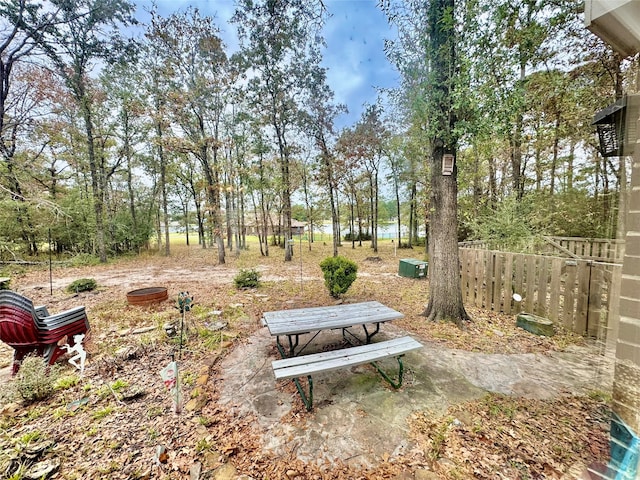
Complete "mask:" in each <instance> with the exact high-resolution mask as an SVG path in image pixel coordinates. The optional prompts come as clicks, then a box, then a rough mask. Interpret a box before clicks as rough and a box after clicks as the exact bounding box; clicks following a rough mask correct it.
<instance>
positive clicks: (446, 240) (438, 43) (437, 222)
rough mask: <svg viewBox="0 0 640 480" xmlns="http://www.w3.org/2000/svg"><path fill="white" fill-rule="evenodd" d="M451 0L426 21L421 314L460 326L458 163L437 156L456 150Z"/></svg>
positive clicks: (437, 4)
mask: <svg viewBox="0 0 640 480" xmlns="http://www.w3.org/2000/svg"><path fill="white" fill-rule="evenodd" d="M453 7H454V1H453V0H432V1H431V4H430V6H429V13H428V16H429V18H428V24H429V40H430V49H429V50H430V60H431V63H432V65H433V69H434V76H433V78H432V82H433V84H432V85H431V87H432V89H433V90H434V91H435V93H434V96H433V98H435V99H436V101H437V102H438V103H436V104H433V105H432V113H434V114H435V117H434V118H435V122H436V123H435V125H434V126H435V128H436V130H434V138H433V139H432V143H431V144H432V146H433V147H432V153H431V158H430V161H431V165H430V166H431V168H430V172H431V205H430V209H429V212H430V213H429V279H430V280H429V303H428V304H427V308H426V310H425V312H424V315H425V316H426V317H427V318H428V319H429V320H432V321H439V320H447V321H452V322H455V323H456V324H457V325H459V326H460V325H461V324H462V322H463V321H464V320H469V316H468V315H467V312H466V310H465V309H464V305H463V303H462V288H461V285H460V260H459V255H458V199H457V195H458V184H457V174H458V172H457V167H456V166H455V162H454V169H453V172H452V174H451V175H443V174H442V156H443V154H444V153H445V151H446V152H447V153H451V154H453V155H454V160H455V153H456V138H455V136H454V127H455V122H456V119H455V115H454V114H453V111H452V105H453V99H452V94H453V92H451V90H450V86H449V85H450V80H451V79H450V75H452V74H453V71H454V68H453V66H454V64H455V38H454V34H455V32H454V29H453V27H452V26H451V25H449V24H448V23H449V22H446V21H445V19H446V18H450V16H451V15H452V14H453Z"/></svg>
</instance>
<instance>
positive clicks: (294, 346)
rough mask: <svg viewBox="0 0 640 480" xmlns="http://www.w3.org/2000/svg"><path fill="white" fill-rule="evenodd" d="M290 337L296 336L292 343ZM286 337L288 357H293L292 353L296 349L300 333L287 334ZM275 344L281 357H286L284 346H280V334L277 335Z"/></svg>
mask: <svg viewBox="0 0 640 480" xmlns="http://www.w3.org/2000/svg"><path fill="white" fill-rule="evenodd" d="M291 337H296V341H295V343H294V341H293V339H292V338H291ZM287 339H288V340H289V355H288V356H289V357H293V356H294V355H293V353H294V351H295V349H296V347H297V346H298V343H299V341H300V335H297V334H296V335H287ZM276 346H277V347H278V351H279V352H280V356H281V357H282V358H287V354H286V353H285V351H284V347H283V346H282V344H281V343H280V335H278V336H277V337H276Z"/></svg>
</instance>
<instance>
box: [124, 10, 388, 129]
mask: <svg viewBox="0 0 640 480" xmlns="http://www.w3.org/2000/svg"><path fill="white" fill-rule="evenodd" d="M135 3H136V4H137V5H138V12H137V18H138V19H139V20H141V21H143V22H146V21H147V20H148V15H147V14H146V13H145V8H147V9H148V8H149V7H150V5H151V0H137V1H136V2H135ZM156 4H157V6H158V10H159V12H160V13H161V14H162V15H169V14H171V13H172V12H175V11H183V10H185V9H187V8H188V7H189V6H193V7H197V8H198V9H199V10H200V12H201V13H202V14H204V15H209V16H212V17H214V18H216V19H217V21H218V25H219V27H220V30H221V32H222V37H223V40H224V41H225V43H226V44H227V45H229V47H230V48H231V49H234V48H237V40H236V38H235V28H234V25H231V24H229V23H228V20H229V18H230V17H231V15H232V14H233V10H234V1H233V0H191V1H187V0H156ZM325 5H326V7H327V10H328V11H329V14H330V15H331V17H330V18H329V19H328V21H327V23H326V25H325V28H324V37H325V40H326V43H327V48H326V50H325V51H324V61H323V66H325V67H327V68H328V72H327V79H328V82H329V85H330V86H331V88H332V90H333V91H334V93H335V99H336V101H337V102H339V103H344V104H345V105H347V108H348V109H349V113H348V114H345V115H343V116H342V117H341V118H339V119H338V121H337V123H338V125H337V126H338V127H344V126H349V125H351V124H353V123H355V122H356V121H357V120H358V119H359V118H360V114H361V113H362V110H363V104H364V103H365V102H367V103H370V104H373V103H375V101H376V98H377V95H378V94H377V90H376V89H377V88H389V87H394V86H396V85H397V83H398V81H399V80H398V79H399V76H398V73H397V72H396V71H395V70H394V69H393V67H392V66H391V64H389V62H388V61H387V60H386V58H385V55H384V40H385V39H388V38H393V37H394V35H395V29H393V28H392V27H391V26H390V25H389V23H388V22H387V19H386V17H385V16H384V14H383V13H382V12H381V11H380V10H379V9H378V8H377V7H376V0H325Z"/></svg>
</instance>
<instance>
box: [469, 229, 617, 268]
mask: <svg viewBox="0 0 640 480" xmlns="http://www.w3.org/2000/svg"><path fill="white" fill-rule="evenodd" d="M512 243H513V242H512V241H510V242H504V243H501V242H499V241H491V242H488V241H485V240H471V241H464V242H458V246H459V247H461V248H476V249H485V250H489V249H490V250H511V251H516V252H521V253H532V254H538V255H557V256H562V257H569V258H580V259H583V260H597V261H599V262H614V263H622V257H623V251H624V240H616V239H615V238H582V237H556V236H547V235H538V236H536V237H533V238H532V239H525V240H524V242H523V243H522V244H520V245H513V244H512ZM514 247H515V248H514Z"/></svg>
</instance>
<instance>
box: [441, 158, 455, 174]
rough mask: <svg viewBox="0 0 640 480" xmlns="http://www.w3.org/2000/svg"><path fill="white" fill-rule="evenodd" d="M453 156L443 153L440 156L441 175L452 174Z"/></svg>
mask: <svg viewBox="0 0 640 480" xmlns="http://www.w3.org/2000/svg"><path fill="white" fill-rule="evenodd" d="M453 159H454V157H453V155H452V154H450V153H445V154H444V155H442V175H451V174H452V173H453Z"/></svg>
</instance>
